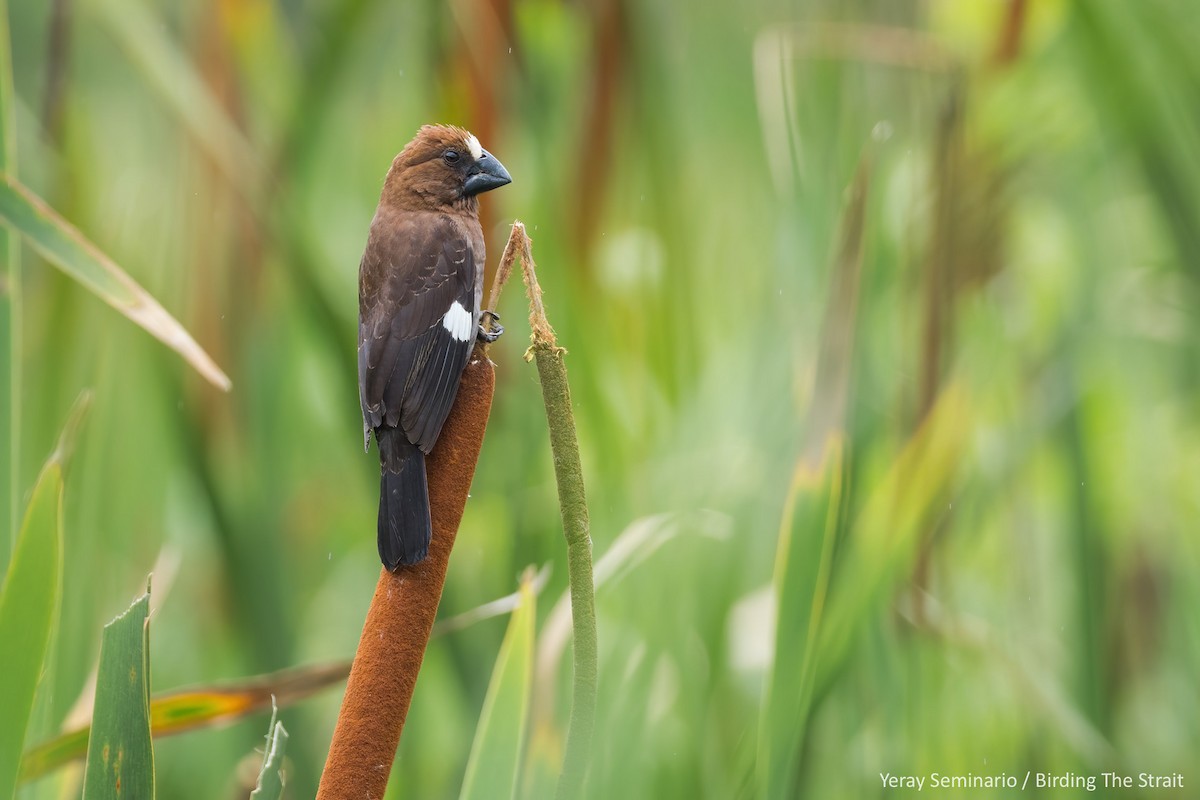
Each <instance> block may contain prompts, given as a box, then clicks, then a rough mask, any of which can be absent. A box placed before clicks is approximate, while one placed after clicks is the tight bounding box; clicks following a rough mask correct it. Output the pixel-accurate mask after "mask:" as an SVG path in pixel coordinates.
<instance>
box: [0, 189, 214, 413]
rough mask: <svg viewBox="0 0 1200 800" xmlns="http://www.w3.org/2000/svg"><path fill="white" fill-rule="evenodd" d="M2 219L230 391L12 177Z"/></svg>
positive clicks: (112, 266) (192, 346) (151, 302)
mask: <svg viewBox="0 0 1200 800" xmlns="http://www.w3.org/2000/svg"><path fill="white" fill-rule="evenodd" d="M0 220H2V221H3V222H4V223H5V224H7V225H8V226H9V227H10V228H12V229H13V230H16V231H18V232H20V233H21V235H22V236H24V237H25V238H26V239H27V240H28V241H29V243H30V245H32V246H33V248H34V249H35V250H37V251H38V252H39V253H41V254H42V255H43V256H44V257H45V258H46V259H47V260H48V261H50V262H51V263H52V264H54V265H55V266H56V267H58V268H59V269H61V270H62V271H63V272H65V273H66V274H67V275H69V276H70V277H71V278H73V279H74V280H76V281H78V282H79V283H81V284H83V285H84V286H86V287H87V288H88V289H90V290H91V291H92V292H93V293H94V294H95V295H96V296H97V297H99V298H100V299H101V300H103V301H105V302H106V303H108V304H109V305H111V306H112V307H113V308H115V309H117V310H118V311H120V312H121V313H122V314H124V315H125V316H126V317H128V318H129V319H130V320H132V321H133V322H135V323H137V324H138V325H140V326H142V327H143V328H145V329H146V330H147V331H148V332H149V333H150V334H151V335H152V336H154V337H155V338H156V339H158V340H159V341H161V342H163V344H165V345H167V347H170V348H171V349H172V350H174V351H175V352H177V353H179V355H181V356H183V358H184V360H185V361H187V362H188V363H189V364H191V365H192V367H193V368H194V369H195V370H196V371H197V372H199V373H200V374H201V375H203V376H204V377H205V378H206V379H207V380H208V381H209V382H210V383H212V384H213V385H214V386H217V387H218V388H220V389H224V390H228V389H229V386H230V382H229V378H228V376H226V375H225V373H224V372H222V371H221V368H220V367H218V366H217V365H216V363H214V362H213V360H212V358H210V357H209V355H208V353H206V352H204V350H202V349H201V348H200V345H198V344H196V341H195V340H194V339H193V338H192V336H191V334H190V333H188V332H187V331H186V330H184V328H183V326H182V325H180V324H179V322H178V321H177V320H176V319H175V318H174V317H172V316H171V315H170V314H168V313H167V311H166V309H164V308H163V307H162V306H161V305H159V303H158V301H157V300H155V299H154V298H153V297H152V296H151V295H150V294H149V293H148V292H147V291H146V290H145V289H143V288H142V287H141V286H139V285H138V284H137V282H136V281H134V280H133V278H131V277H129V275H128V274H126V273H125V272H124V271H123V270H122V269H121V268H120V267H119V266H117V265H116V263H115V262H114V261H113V260H112V259H111V258H109V257H108V256H107V255H105V254H104V253H103V252H101V250H100V249H99V248H98V247H96V245H94V244H92V243H91V242H90V241H88V240H87V239H86V238H84V236H83V234H82V233H80V232H79V231H78V230H77V229H76V228H75V227H74V226H72V225H71V224H70V223H69V222H67V221H66V220H65V219H63V218H62V217H61V216H59V215H58V213H57V212H56V211H54V209H52V208H50V207H49V206H48V205H46V203H45V201H43V200H42V199H41V198H40V197H38V196H37V195H35V194H34V193H33V192H31V191H30V190H29V189H27V188H26V187H25V186H23V185H21V183H20V182H18V181H17V180H16V178H14V177H12V176H11V175H4V176H3V180H0Z"/></svg>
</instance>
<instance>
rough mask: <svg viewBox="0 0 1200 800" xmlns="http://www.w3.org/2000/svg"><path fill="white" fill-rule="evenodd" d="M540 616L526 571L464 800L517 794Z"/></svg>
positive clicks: (490, 690) (481, 722)
mask: <svg viewBox="0 0 1200 800" xmlns="http://www.w3.org/2000/svg"><path fill="white" fill-rule="evenodd" d="M536 615H537V599H536V595H535V594H534V590H533V576H532V573H530V572H527V573H526V574H525V577H524V578H522V579H521V603H520V605H518V606H517V608H516V610H515V611H513V615H512V618H511V619H510V620H509V623H508V631H507V632H506V633H505V634H504V641H503V642H502V643H501V644H500V654H499V655H498V656H496V666H495V668H494V669H493V670H492V679H491V681H490V682H489V683H488V690H487V695H486V696H485V697H484V700H483V711H482V713H481V714H480V716H479V726H478V727H477V728H476V729H475V742H474V744H473V745H472V746H471V756H470V758H469V759H468V760H467V772H466V775H465V777H464V778H463V787H462V792H461V793H460V794H459V798H460V800H485V798H487V799H490V798H496V797H512V796H513V794H514V792H515V791H516V787H517V775H518V765H519V764H520V762H521V747H522V745H523V743H524V741H525V726H526V722H527V721H528V718H529V698H530V692H531V689H532V685H533V680H532V679H533V640H534V619H535V617H536Z"/></svg>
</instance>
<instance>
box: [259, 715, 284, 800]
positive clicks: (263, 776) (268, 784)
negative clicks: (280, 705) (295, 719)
mask: <svg viewBox="0 0 1200 800" xmlns="http://www.w3.org/2000/svg"><path fill="white" fill-rule="evenodd" d="M278 711H279V710H278V709H274V708H273V709H271V724H270V725H268V726H267V752H266V753H265V754H264V755H263V765H262V770H260V771H259V773H258V785H257V786H256V787H255V789H254V791H253V792H251V793H250V798H251V800H255V799H256V798H257V800H278V798H280V797H283V783H284V781H283V754H284V751H285V750H286V749H287V740H288V734H287V731H286V730H284V729H283V723H282V722H276V720H275V716H276V714H278Z"/></svg>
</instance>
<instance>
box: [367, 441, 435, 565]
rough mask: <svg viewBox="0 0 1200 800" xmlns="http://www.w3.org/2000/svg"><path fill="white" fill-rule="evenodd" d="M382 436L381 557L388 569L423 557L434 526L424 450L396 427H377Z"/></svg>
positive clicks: (380, 492) (413, 562)
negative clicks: (430, 512) (431, 522)
mask: <svg viewBox="0 0 1200 800" xmlns="http://www.w3.org/2000/svg"><path fill="white" fill-rule="evenodd" d="M375 433H376V436H377V438H378V439H379V472H380V475H379V559H380V560H381V561H382V562H383V565H384V566H385V567H387V568H388V569H389V570H394V569H396V567H398V566H399V565H401V564H416V563H417V562H419V561H424V560H425V556H426V554H427V553H428V552H429V538H430V536H431V535H432V532H433V529H432V527H431V525H430V522H429V488H428V487H427V485H426V483H425V454H424V453H422V452H421V451H420V449H419V448H418V447H417V446H416V445H415V444H413V443H411V442H410V441H408V437H407V436H405V435H404V432H403V431H401V430H398V429H396V428H377V429H376V430H375Z"/></svg>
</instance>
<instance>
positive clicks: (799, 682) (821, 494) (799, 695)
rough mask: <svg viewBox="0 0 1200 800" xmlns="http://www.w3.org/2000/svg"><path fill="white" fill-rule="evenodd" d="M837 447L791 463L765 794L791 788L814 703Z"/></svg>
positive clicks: (778, 569)
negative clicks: (812, 459)
mask: <svg viewBox="0 0 1200 800" xmlns="http://www.w3.org/2000/svg"><path fill="white" fill-rule="evenodd" d="M842 450H843V445H842V441H841V439H840V438H839V437H837V436H833V437H830V438H829V439H828V440H827V441H826V443H825V450H824V453H823V455H822V456H821V458H820V460H819V462H817V463H816V464H815V465H814V464H812V463H810V461H809V459H808V458H802V459H801V460H800V462H799V463H798V464H797V466H796V471H795V473H794V475H793V478H792V487H791V490H790V492H789V493H788V498H787V504H786V505H785V507H784V513H783V523H782V524H781V526H780V531H779V546H778V555H777V557H776V559H775V578H774V588H775V599H776V608H777V609H778V612H777V613H778V616H777V618H776V619H777V621H776V627H775V659H774V661H773V662H772V665H771V670H770V674H769V675H768V676H767V680H766V684H765V688H764V697H763V705H762V708H763V711H762V719H761V723H760V728H761V730H760V734H759V756H758V769H759V781H760V784H761V786H762V787H763V791H764V794H763V796H764V797H767V798H784V797H787V796H789V793H790V792H791V789H792V781H793V773H794V771H795V768H796V766H797V764H796V761H797V759H798V757H799V755H800V752H801V745H802V743H803V741H804V733H805V730H806V727H807V719H808V712H809V708H810V707H811V704H812V696H813V684H814V676H815V669H814V664H815V658H814V655H815V646H816V642H817V636H818V634H819V633H820V630H821V624H822V621H823V619H824V612H825V600H826V597H827V595H828V591H829V575H830V571H831V567H832V562H833V551H834V543H835V540H836V538H837V530H838V522H839V511H840V508H841V501H842V472H843V470H842Z"/></svg>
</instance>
